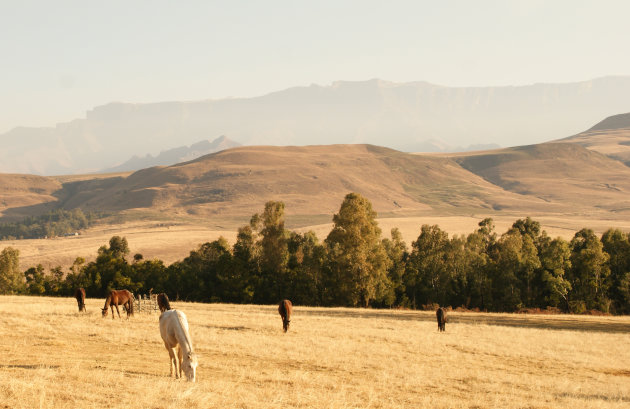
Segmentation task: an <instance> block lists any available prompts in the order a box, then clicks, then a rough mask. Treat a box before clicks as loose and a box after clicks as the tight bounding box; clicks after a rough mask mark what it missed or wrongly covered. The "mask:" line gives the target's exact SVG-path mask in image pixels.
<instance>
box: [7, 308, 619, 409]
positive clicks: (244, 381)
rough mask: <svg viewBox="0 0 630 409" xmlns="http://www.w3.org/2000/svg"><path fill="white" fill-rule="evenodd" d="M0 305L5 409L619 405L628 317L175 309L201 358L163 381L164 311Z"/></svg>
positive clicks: (165, 371) (165, 375) (165, 369)
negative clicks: (121, 314)
mask: <svg viewBox="0 0 630 409" xmlns="http://www.w3.org/2000/svg"><path fill="white" fill-rule="evenodd" d="M102 305H103V300H101V299H88V300H87V314H79V313H78V312H77V307H76V302H75V301H74V300H73V299H70V298H45V297H41V298H38V297H17V296H3V297H0V352H1V355H2V357H3V360H2V362H1V363H0V374H1V376H0V408H29V409H30V408H57V409H61V408H77V407H79V408H83V409H89V408H110V409H114V408H130V407H134V408H193V407H198V408H627V407H629V406H630V349H629V348H628V345H630V317H576V316H536V315H510V314H477V313H454V312H453V313H451V314H450V322H449V323H448V324H447V325H446V332H445V333H438V331H437V325H436V323H435V319H434V313H433V312H416V311H392V310H386V311H382V310H380V311H379V310H364V309H342V308H335V309H331V308H306V307H299V306H297V307H296V308H295V310H294V316H293V318H292V321H291V329H290V330H289V332H288V333H286V334H284V333H283V332H282V325H281V320H280V317H279V315H278V314H277V310H276V307H275V306H254V305H246V306H238V305H225V304H192V303H178V302H174V303H173V306H174V307H175V308H177V309H181V310H182V311H184V312H185V313H186V314H187V316H188V321H189V324H190V332H191V336H192V339H193V343H194V346H195V349H196V351H197V353H198V354H199V357H200V364H199V368H198V370H197V379H198V382H197V383H196V384H191V383H187V382H185V381H181V380H175V379H171V378H169V376H168V370H169V369H168V368H169V366H168V365H169V364H168V354H167V352H166V350H165V348H164V346H163V344H162V342H161V338H160V335H159V329H158V313H147V312H144V313H137V314H136V315H135V316H134V317H132V318H131V319H129V320H126V319H123V320H118V319H116V320H112V319H111V317H106V318H102V317H101V315H100V308H101V307H102Z"/></svg>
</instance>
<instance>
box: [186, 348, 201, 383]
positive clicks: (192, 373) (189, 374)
mask: <svg viewBox="0 0 630 409" xmlns="http://www.w3.org/2000/svg"><path fill="white" fill-rule="evenodd" d="M197 364H198V361H197V354H195V353H194V352H189V353H188V354H187V355H186V356H185V357H184V362H182V369H183V370H184V373H185V374H186V380H188V381H189V382H195V379H196V378H197Z"/></svg>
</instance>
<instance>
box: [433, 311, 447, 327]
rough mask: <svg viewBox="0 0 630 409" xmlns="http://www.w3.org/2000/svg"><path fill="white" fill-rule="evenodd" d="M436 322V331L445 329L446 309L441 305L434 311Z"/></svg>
mask: <svg viewBox="0 0 630 409" xmlns="http://www.w3.org/2000/svg"><path fill="white" fill-rule="evenodd" d="M435 315H436V317H437V323H438V331H446V310H445V309H444V308H442V307H440V308H438V309H437V310H436V311H435Z"/></svg>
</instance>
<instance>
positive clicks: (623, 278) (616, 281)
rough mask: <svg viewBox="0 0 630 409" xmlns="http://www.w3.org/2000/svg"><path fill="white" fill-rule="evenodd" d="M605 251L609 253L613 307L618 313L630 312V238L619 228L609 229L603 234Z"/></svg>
mask: <svg viewBox="0 0 630 409" xmlns="http://www.w3.org/2000/svg"><path fill="white" fill-rule="evenodd" d="M601 241H602V245H603V249H604V251H605V252H606V253H607V254H608V255H609V260H608V267H609V269H610V276H609V287H610V291H609V294H610V298H611V300H612V307H613V310H614V312H615V313H617V314H628V313H630V240H629V237H628V234H625V233H623V232H622V231H621V230H619V229H609V230H607V231H606V232H604V234H603V235H602V239H601Z"/></svg>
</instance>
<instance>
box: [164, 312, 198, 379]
mask: <svg viewBox="0 0 630 409" xmlns="http://www.w3.org/2000/svg"><path fill="white" fill-rule="evenodd" d="M160 335H162V339H163V340H164V346H165V347H166V350H167V351H168V355H169V356H170V360H171V376H173V367H174V368H175V378H178V377H181V376H182V370H183V371H184V373H185V374H186V378H187V379H188V380H189V381H191V382H195V376H196V373H197V355H196V354H195V352H194V351H193V346H192V341H191V339H190V334H189V333H188V320H186V314H184V313H183V312H181V311H177V310H168V311H164V312H163V313H162V315H160ZM176 349H177V351H175V350H176ZM176 353H177V354H176ZM178 364H179V368H178Z"/></svg>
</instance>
